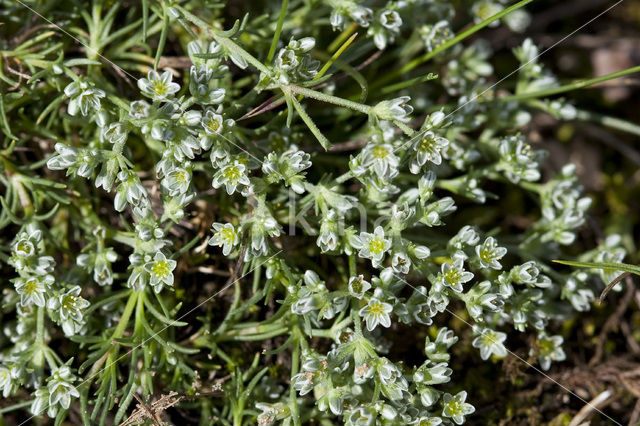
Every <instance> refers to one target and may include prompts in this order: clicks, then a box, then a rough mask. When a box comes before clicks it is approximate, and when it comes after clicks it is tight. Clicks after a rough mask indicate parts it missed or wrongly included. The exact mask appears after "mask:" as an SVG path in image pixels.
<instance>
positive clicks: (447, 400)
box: [442, 391, 476, 425]
mask: <svg viewBox="0 0 640 426" xmlns="http://www.w3.org/2000/svg"><path fill="white" fill-rule="evenodd" d="M466 399H467V392H465V391H461V392H458V393H457V394H456V395H455V396H452V395H451V394H448V393H445V394H444V396H443V397H442V401H443V407H444V408H443V409H442V415H443V416H445V417H449V418H451V419H452V420H453V421H454V422H455V423H456V424H458V425H461V424H463V423H464V417H465V416H466V415H469V414H471V413H473V412H474V411H476V409H475V408H474V407H473V405H471V404H468V403H466V402H464V401H465V400H466Z"/></svg>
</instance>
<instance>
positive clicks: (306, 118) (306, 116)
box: [290, 96, 331, 151]
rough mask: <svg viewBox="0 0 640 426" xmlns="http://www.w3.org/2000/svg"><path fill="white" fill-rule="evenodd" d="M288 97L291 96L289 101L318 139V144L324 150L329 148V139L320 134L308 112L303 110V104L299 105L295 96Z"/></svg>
mask: <svg viewBox="0 0 640 426" xmlns="http://www.w3.org/2000/svg"><path fill="white" fill-rule="evenodd" d="M290 98H291V103H292V104H293V107H294V108H295V109H296V111H298V114H299V115H300V118H302V121H304V122H305V124H306V125H307V127H309V130H311V133H313V135H314V136H315V137H316V139H318V142H320V145H322V147H323V148H324V149H325V151H327V150H329V148H331V142H329V139H327V138H326V137H325V136H324V135H323V134H322V132H321V131H320V129H318V126H316V123H314V122H313V120H312V119H311V117H309V114H307V112H306V111H305V110H304V108H303V106H302V105H300V102H298V100H297V99H296V98H295V96H290Z"/></svg>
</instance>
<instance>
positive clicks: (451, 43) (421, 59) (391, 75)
mask: <svg viewBox="0 0 640 426" xmlns="http://www.w3.org/2000/svg"><path fill="white" fill-rule="evenodd" d="M532 1H533V0H522V1H519V2H518V3H516V4H514V5H513V6H510V7H508V8H506V9H504V10H503V11H501V12H498V13H496V14H495V15H493V16H490V17H489V18H487V19H485V20H484V21H482V22H480V23H479V24H476V25H474V26H473V27H471V28H469V29H468V30H466V31H463V32H461V33H460V34H458V35H457V36H455V37H454V38H452V39H451V40H448V41H446V42H445V43H443V44H441V45H440V46H438V47H436V48H435V49H433V50H432V51H431V52H427V53H425V54H424V55H422V56H420V57H418V58H416V59H414V60H413V61H411V62H409V63H408V64H406V65H405V66H403V67H402V68H400V69H399V70H398V71H395V72H392V73H389V74H387V75H386V76H384V77H383V78H382V79H380V80H379V81H378V82H377V83H375V84H374V85H373V87H374V88H375V87H380V86H382V85H384V84H386V83H388V82H389V81H392V80H394V79H397V78H398V77H400V76H401V75H402V74H404V73H406V72H408V71H411V70H412V69H414V68H415V67H417V66H419V65H422V64H423V63H425V62H427V61H429V60H430V59H431V58H433V57H434V56H437V55H438V54H439V53H440V52H443V51H445V50H447V49H448V48H450V47H452V46H455V45H456V44H458V43H460V42H461V41H462V40H464V39H466V38H467V37H469V36H471V35H473V34H475V33H476V32H478V31H480V30H481V29H483V28H484V27H486V26H487V25H489V24H491V23H492V22H494V21H497V20H498V19H500V18H502V17H504V16H506V15H508V14H509V13H511V12H513V11H514V10H518V9H520V8H521V7H523V6H526V5H527V4H529V3H531V2H532Z"/></svg>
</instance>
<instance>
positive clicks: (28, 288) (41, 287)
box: [14, 275, 54, 307]
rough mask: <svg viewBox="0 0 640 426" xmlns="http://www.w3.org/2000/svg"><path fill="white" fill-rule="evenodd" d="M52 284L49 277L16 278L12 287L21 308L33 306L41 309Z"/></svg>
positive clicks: (51, 278) (52, 279)
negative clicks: (18, 296) (18, 298)
mask: <svg viewBox="0 0 640 426" xmlns="http://www.w3.org/2000/svg"><path fill="white" fill-rule="evenodd" d="M53 282H54V278H53V277H52V276H51V275H45V276H40V277H37V276H36V277H28V278H22V277H21V278H16V279H15V281H14V285H15V288H16V292H17V293H18V294H19V295H20V304H21V305H22V306H28V305H31V304H34V305H36V306H40V307H43V306H44V305H45V303H46V300H45V293H46V292H47V289H48V288H49V287H50V286H51V285H52V284H53Z"/></svg>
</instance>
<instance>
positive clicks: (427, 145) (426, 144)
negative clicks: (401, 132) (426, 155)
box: [418, 135, 436, 152]
mask: <svg viewBox="0 0 640 426" xmlns="http://www.w3.org/2000/svg"><path fill="white" fill-rule="evenodd" d="M435 148H436V138H435V137H434V136H432V135H427V136H425V137H424V138H422V140H421V141H420V144H419V145H418V149H419V150H420V151H425V152H430V151H433V150H434V149H435Z"/></svg>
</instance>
